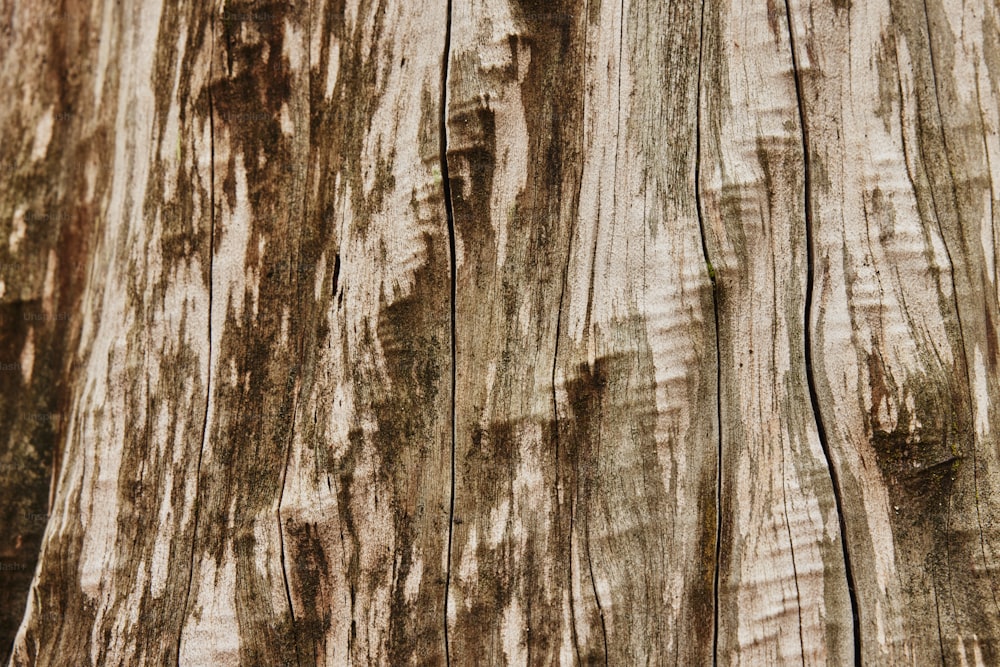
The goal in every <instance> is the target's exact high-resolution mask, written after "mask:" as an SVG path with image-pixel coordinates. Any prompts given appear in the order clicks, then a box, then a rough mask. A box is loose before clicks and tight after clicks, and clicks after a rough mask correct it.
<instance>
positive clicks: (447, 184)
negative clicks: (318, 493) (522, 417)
mask: <svg viewBox="0 0 1000 667" xmlns="http://www.w3.org/2000/svg"><path fill="white" fill-rule="evenodd" d="M451 1H452V0H447V5H446V9H445V12H446V16H445V28H444V57H443V58H442V64H441V100H440V104H441V111H440V116H439V123H440V128H439V135H438V139H439V149H440V152H441V155H440V160H441V184H442V187H443V189H444V210H445V215H446V217H447V219H448V268H449V272H450V274H451V493H450V498H449V500H448V555H447V562H446V565H445V574H444V662H445V665H446V666H450V665H451V651H450V647H449V643H448V594H449V593H450V592H451V543H452V537H453V534H454V532H455V443H456V441H457V433H456V429H457V428H458V424H457V420H456V407H455V391H456V389H457V385H458V381H457V378H458V375H457V372H456V367H455V364H456V359H457V355H456V345H457V335H456V332H457V329H458V327H457V326H456V317H455V312H456V302H457V296H458V268H457V264H456V259H455V211H454V208H453V207H452V201H451V178H450V176H449V174H448V66H449V64H450V62H449V61H450V59H451Z"/></svg>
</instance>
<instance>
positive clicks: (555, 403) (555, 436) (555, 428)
mask: <svg viewBox="0 0 1000 667" xmlns="http://www.w3.org/2000/svg"><path fill="white" fill-rule="evenodd" d="M572 244H573V225H572V224H571V225H570V233H569V245H570V248H569V249H567V252H566V263H565V264H564V265H563V272H562V287H561V288H560V291H559V307H558V310H557V311H556V334H555V345H554V346H553V350H552V377H551V381H552V440H553V444H554V445H555V464H556V466H555V467H556V471H555V475H556V512H557V513H559V514H557V519H556V521H557V525H559V526H560V527H561V526H562V520H561V512H562V502H561V499H562V498H564V497H565V495H564V491H565V487H564V485H563V477H562V473H561V469H562V461H561V459H560V458H559V455H560V451H559V446H560V437H559V436H560V433H559V399H558V395H557V392H556V368H557V366H558V364H559V339H560V338H561V337H562V311H563V302H564V301H565V298H566V282H567V280H568V277H569V257H570V253H571V252H572ZM575 486H576V484H575V481H574V487H575ZM567 530H568V532H567V533H566V539H567V541H566V552H567V553H568V554H569V561H570V562H569V567H567V568H566V572H567V575H568V576H567V577H566V580H567V584H568V586H569V623H570V632H571V633H572V635H573V648H574V650H575V652H576V662H577V664H580V662H581V661H580V638H579V637H578V636H577V632H576V606H575V604H574V601H573V508H572V507H570V512H569V526H568V529H567Z"/></svg>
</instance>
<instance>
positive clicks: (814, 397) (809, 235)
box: [785, 0, 862, 665]
mask: <svg viewBox="0 0 1000 667" xmlns="http://www.w3.org/2000/svg"><path fill="white" fill-rule="evenodd" d="M785 18H786V21H787V24H788V47H789V50H790V51H791V54H792V79H793V80H794V83H795V99H796V106H797V107H798V114H799V128H800V130H801V133H802V187H803V198H804V200H805V201H804V217H805V227H806V230H805V231H806V288H805V292H806V293H805V314H804V320H803V322H802V331H803V338H804V340H803V344H804V346H805V349H804V356H805V365H806V385H807V386H808V389H809V402H810V403H811V404H812V411H813V415H814V417H815V419H816V432H817V435H818V436H819V443H820V447H821V448H822V449H823V457H824V459H825V460H826V467H827V470H829V471H830V483H831V486H832V487H833V502H834V504H835V506H836V509H837V522H838V524H839V528H840V547H841V551H842V552H843V557H844V574H845V576H846V578H847V594H848V597H849V598H850V602H851V619H852V626H853V633H854V664H855V665H861V655H862V653H861V619H860V615H859V611H858V595H857V589H856V587H855V582H854V569H853V568H852V567H851V552H850V549H848V546H847V523H846V520H845V515H844V499H843V496H842V491H841V485H840V475H839V474H838V472H837V468H836V467H835V466H834V465H833V457H832V456H831V454H830V442H829V440H828V439H827V434H826V427H825V425H824V423H823V413H822V412H821V410H820V402H819V395H818V393H817V391H816V378H815V375H814V372H813V359H812V331H811V329H810V325H811V322H812V296H813V280H814V276H815V274H816V267H815V257H814V256H813V239H814V235H813V216H812V180H811V165H810V159H809V127H808V125H806V111H805V99H804V97H803V94H802V75H801V71H800V70H799V61H798V54H797V51H796V45H795V29H794V27H793V23H792V9H791V6H790V4H789V0H785Z"/></svg>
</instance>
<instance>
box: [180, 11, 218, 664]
mask: <svg viewBox="0 0 1000 667" xmlns="http://www.w3.org/2000/svg"><path fill="white" fill-rule="evenodd" d="M211 22H212V23H211V26H210V29H209V32H210V34H211V40H212V46H211V49H210V51H209V59H208V83H207V84H206V85H207V90H208V147H209V148H208V150H209V169H208V174H209V176H208V179H209V181H208V193H209V197H208V200H209V206H208V219H209V225H208V369H207V372H206V374H205V414H204V415H203V416H202V422H201V444H200V446H199V448H198V464H197V466H196V467H195V477H194V508H193V512H194V525H193V527H192V529H191V558H190V561H189V566H188V584H187V590H186V591H185V592H184V605H183V607H181V622H180V627H179V628H178V629H177V656H176V660H177V667H181V640H182V638H183V637H184V623H185V620H186V619H187V610H188V603H189V602H190V598H191V588H192V587H193V585H194V565H195V554H196V553H197V550H198V517H199V515H200V514H201V511H200V509H201V508H200V507H199V503H198V496H199V491H200V490H201V489H200V486H201V462H202V458H203V455H204V453H205V441H206V440H207V439H208V416H209V408H210V407H211V404H212V291H213V287H214V276H213V272H212V269H213V265H214V263H215V104H214V102H213V100H212V85H213V83H214V78H213V77H214V74H215V15H214V10H213V15H212V18H211Z"/></svg>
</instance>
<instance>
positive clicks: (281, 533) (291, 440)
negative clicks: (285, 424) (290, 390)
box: [277, 390, 302, 665]
mask: <svg viewBox="0 0 1000 667" xmlns="http://www.w3.org/2000/svg"><path fill="white" fill-rule="evenodd" d="M297 403H298V390H296V396H295V400H294V402H293V403H292V424H291V428H290V432H289V437H288V448H287V449H286V450H285V467H284V470H282V472H281V492H280V493H279V495H278V509H277V515H278V543H279V545H280V546H281V579H282V582H283V583H284V584H285V600H287V602H288V615H289V616H290V617H291V619H292V629H293V632H292V636H293V638H295V632H294V629H295V607H293V606H292V591H291V588H290V587H289V585H288V563H287V561H286V560H285V527H284V524H283V523H282V521H281V503H282V501H283V500H284V499H285V480H286V479H287V478H288V463H289V461H290V460H291V458H292V447H293V446H294V445H295V415H296V409H297V406H296V404H297ZM295 664H297V665H301V664H302V658H301V657H300V656H299V642H298V640H297V638H295Z"/></svg>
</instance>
